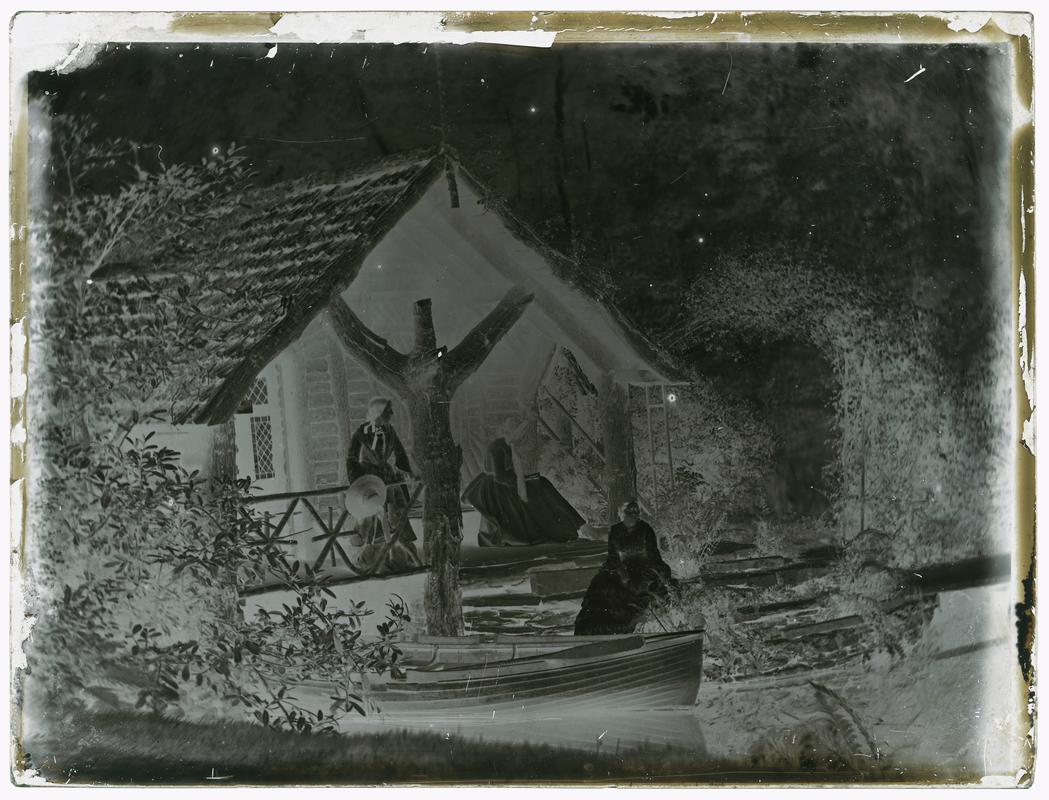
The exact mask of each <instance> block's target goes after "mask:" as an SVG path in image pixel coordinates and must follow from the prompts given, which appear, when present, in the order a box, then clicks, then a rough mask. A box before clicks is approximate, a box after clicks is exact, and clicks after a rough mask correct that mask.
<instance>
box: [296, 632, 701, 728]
mask: <svg viewBox="0 0 1049 800" xmlns="http://www.w3.org/2000/svg"><path fill="white" fill-rule="evenodd" d="M399 648H400V649H401V651H402V653H403V662H402V667H403V670H404V677H403V678H395V677H392V676H390V675H383V676H379V677H376V676H367V677H366V678H364V679H363V682H364V686H365V695H366V699H367V700H368V702H369V703H370V704H371V705H372V707H373V709H374V710H376V711H378V712H379V713H381V714H383V715H388V716H397V717H400V716H408V717H415V718H418V717H422V716H432V717H439V718H449V717H470V716H489V717H490V716H492V715H494V714H498V715H499V716H500V718H503V717H505V716H507V715H514V716H516V715H520V714H522V713H523V714H525V715H533V714H540V713H547V712H549V711H551V710H553V709H556V710H557V711H558V712H559V713H572V714H586V713H599V712H604V711H608V710H611V709H614V710H616V711H629V710H632V709H637V710H651V709H657V708H668V707H681V706H690V705H692V704H694V703H695V701H696V694H697V692H698V691H699V683H700V677H701V674H702V667H703V632H702V630H692V631H686V632H680V633H661V634H646V635H643V636H642V635H620V636H572V637H569V636H498V635H497V636H494V637H492V636H489V637H477V636H463V637H419V638H418V639H415V640H412V641H406V642H403V643H401V644H400V645H399ZM313 693H317V696H318V699H320V698H321V697H323V698H327V697H328V696H329V695H330V694H331V692H330V684H328V685H325V684H323V683H320V682H314V683H310V684H303V685H300V686H299V687H297V691H296V696H297V697H298V698H299V699H300V700H306V699H307V696H309V695H312V694H313Z"/></svg>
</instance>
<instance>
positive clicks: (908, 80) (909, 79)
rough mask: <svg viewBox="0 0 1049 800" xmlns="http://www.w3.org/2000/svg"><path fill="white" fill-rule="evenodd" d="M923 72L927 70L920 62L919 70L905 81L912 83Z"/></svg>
mask: <svg viewBox="0 0 1049 800" xmlns="http://www.w3.org/2000/svg"><path fill="white" fill-rule="evenodd" d="M923 72H925V67H923V66H922V65H921V64H919V65H918V71H917V72H915V73H914V74H913V75H911V77H909V78H908V79H907V80H905V81H904V83H910V82H911V81H913V80H914V79H915V78H917V77H918V76H919V75H921V74H922V73H923Z"/></svg>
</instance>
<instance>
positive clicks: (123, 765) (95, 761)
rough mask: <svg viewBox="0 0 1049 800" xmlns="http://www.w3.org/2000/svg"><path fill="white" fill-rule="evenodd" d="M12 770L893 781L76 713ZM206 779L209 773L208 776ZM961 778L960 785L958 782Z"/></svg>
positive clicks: (174, 775)
mask: <svg viewBox="0 0 1049 800" xmlns="http://www.w3.org/2000/svg"><path fill="white" fill-rule="evenodd" d="M25 750H26V752H25V753H23V755H22V757H21V758H20V759H19V762H20V766H21V767H22V768H23V769H24V768H33V769H36V770H37V771H38V772H39V774H40V777H42V778H43V779H44V780H47V781H48V782H50V783H66V782H67V781H69V782H71V783H74V784H105V785H120V784H124V785H129V784H137V785H143V784H153V785H193V784H205V785H244V784H248V785H266V784H320V785H325V784H327V785H332V784H358V785H377V784H419V783H435V784H441V783H454V784H490V783H498V784H540V783H554V784H572V783H590V784H594V783H596V784H609V783H619V784H624V783H637V784H640V783H657V784H663V783H705V784H726V783H728V784H735V783H811V782H817V783H869V782H879V781H890V782H891V781H894V780H895V781H900V780H902V773H896V772H894V771H893V770H892V769H891V768H890V767H889V766H888V765H885V764H878V765H862V766H860V767H857V766H856V765H855V759H854V758H845V757H842V756H841V755H840V754H834V753H825V752H821V750H822V748H817V750H814V751H813V753H812V754H809V756H808V757H806V756H805V754H799V753H798V752H796V750H797V748H793V749H791V748H784V747H783V746H782V744H781V743H778V744H777V746H776V747H771V748H763V752H761V753H758V754H755V755H753V756H751V757H749V758H747V759H740V760H738V761H726V760H723V759H722V760H712V759H709V758H707V757H705V756H704V755H703V754H702V753H694V752H687V751H684V750H674V749H670V748H658V747H650V748H647V749H641V750H634V751H630V752H626V753H623V754H615V753H608V752H606V753H598V752H594V753H587V752H583V751H579V750H573V749H567V748H557V747H552V746H542V745H531V744H520V745H515V744H505V743H493V742H484V741H473V740H471V741H467V740H465V739H461V738H458V737H454V736H452V737H446V736H442V735H437V734H427V733H416V732H407V731H391V732H382V733H374V734H371V733H369V734H356V735H342V736H329V735H300V734H292V733H282V732H278V731H272V730H268V729H263V728H260V727H258V726H256V725H252V724H249V723H238V722H230V723H222V724H217V723H216V724H204V723H195V722H182V721H173V720H167V719H162V718H156V717H149V716H128V715H117V714H109V715H93V716H86V717H85V716H81V717H79V718H77V719H75V720H73V721H71V722H69V723H67V724H66V725H65V726H64V727H63V730H61V731H52V732H50V733H49V734H45V735H41V736H39V737H38V738H37V739H36V740H35V741H29V742H26V746H25ZM211 776H215V778H214V779H213V778H212V777H211ZM958 777H959V779H961V778H962V777H963V776H958Z"/></svg>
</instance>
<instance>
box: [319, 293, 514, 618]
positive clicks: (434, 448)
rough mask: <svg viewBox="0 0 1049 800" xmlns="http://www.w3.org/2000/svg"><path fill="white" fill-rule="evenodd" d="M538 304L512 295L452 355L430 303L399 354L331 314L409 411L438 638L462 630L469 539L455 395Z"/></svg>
mask: <svg viewBox="0 0 1049 800" xmlns="http://www.w3.org/2000/svg"><path fill="white" fill-rule="evenodd" d="M531 301H532V295H531V294H529V293H528V292H526V291H525V290H524V289H521V288H520V287H515V288H513V289H511V290H510V291H509V292H507V294H506V296H505V297H504V298H503V299H502V301H500V303H499V305H497V306H496V307H495V308H494V309H493V310H492V311H491V312H490V313H489V314H488V316H486V317H485V318H484V319H483V320H481V322H479V323H477V325H475V326H474V328H473V330H471V331H470V332H469V333H468V334H467V335H466V336H465V337H464V338H463V340H462V341H461V342H460V343H459V344H458V345H457V346H456V347H454V348H453V349H452V350H447V348H444V347H440V348H438V347H437V336H436V332H435V331H434V327H433V314H432V309H431V306H430V301H429V300H419V301H418V302H417V303H416V304H415V308H414V321H415V346H414V347H413V348H412V352H411V353H408V354H405V353H399V352H397V351H396V350H394V349H393V348H392V347H390V345H389V344H388V343H387V342H386V341H385V340H384V339H382V338H381V337H379V336H377V335H376V334H375V333H373V332H372V331H371V330H369V329H368V327H367V326H366V325H365V324H364V323H363V322H361V320H360V319H358V318H357V316H356V315H355V314H354V313H353V311H352V310H350V307H349V306H347V305H346V303H345V302H344V301H343V300H342V299H341V298H339V297H337V298H336V299H335V300H333V301H332V303H331V305H330V307H329V312H330V315H331V318H332V321H333V323H334V325H335V330H336V332H337V333H338V335H339V338H340V339H341V340H342V342H343V344H344V345H345V346H346V347H347V349H348V350H349V351H350V352H351V353H352V354H353V355H354V356H355V357H357V359H358V360H359V361H361V363H363V364H364V365H365V366H366V367H367V368H368V369H369V370H370V371H371V373H372V374H373V375H374V376H375V378H376V379H377V380H379V381H380V382H382V383H383V384H385V385H386V386H387V387H389V388H390V389H391V390H392V391H394V392H396V393H397V394H398V396H399V397H400V398H401V400H403V401H404V402H405V403H406V404H407V406H408V409H409V414H410V416H411V422H412V442H413V445H412V455H413V456H414V457H415V467H416V469H417V470H418V472H419V476H420V477H421V479H422V481H423V485H424V486H425V487H426V495H425V499H424V501H423V537H424V539H425V559H426V561H427V563H428V564H429V567H430V573H429V577H428V579H427V581H426V596H425V600H424V602H425V606H426V629H427V632H428V633H430V634H431V635H434V636H458V635H461V634H462V632H463V609H462V592H461V590H460V587H459V547H460V544H461V542H462V538H463V523H462V507H461V505H460V500H459V495H460V493H461V489H462V487H461V481H460V469H461V468H462V463H463V456H462V450H461V448H460V447H459V445H458V443H457V442H456V441H455V439H454V437H453V436H452V425H451V417H450V414H449V409H450V407H451V403H452V398H454V397H455V392H456V390H457V389H458V388H459V387H460V386H461V385H462V383H463V381H465V380H466V379H467V378H468V377H470V375H472V374H473V373H474V372H476V371H477V368H478V367H480V366H481V364H483V363H484V360H485V359H486V358H487V357H488V354H489V353H491V352H492V348H494V347H495V345H496V344H497V343H498V342H499V340H500V339H502V337H503V336H504V335H505V334H506V333H507V332H508V331H509V330H510V329H511V328H512V327H513V325H514V323H515V322H517V320H518V319H519V318H520V317H521V315H522V314H523V313H524V311H525V309H526V308H527V306H528V304H529V303H530V302H531Z"/></svg>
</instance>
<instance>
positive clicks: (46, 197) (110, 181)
mask: <svg viewBox="0 0 1049 800" xmlns="http://www.w3.org/2000/svg"><path fill="white" fill-rule="evenodd" d="M32 113H33V115H34V117H35V118H36V120H37V123H38V124H34V125H33V126H32V131H33V137H34V138H33V140H32V144H31V163H32V169H33V173H32V174H33V177H34V184H33V192H32V194H31V199H32V205H31V216H30V222H31V230H30V245H31V246H30V253H31V259H32V260H31V267H32V274H33V281H32V285H31V296H30V344H31V347H32V350H33V360H32V362H31V375H30V385H31V386H32V387H33V394H32V406H31V408H32V413H31V416H30V420H29V436H30V440H31V441H32V442H33V461H32V463H31V466H30V497H31V504H30V508H29V537H28V540H27V545H26V552H25V557H26V561H27V575H26V587H27V598H26V600H27V609H28V610H30V611H31V612H32V614H33V615H34V620H35V625H34V628H33V637H32V641H31V642H30V643H29V644H28V645H27V648H26V649H27V651H28V653H27V654H28V659H29V664H30V672H31V679H30V682H29V689H30V692H31V694H32V699H31V702H33V703H39V704H41V706H43V708H40V709H37V710H38V711H40V713H50V712H52V711H53V710H63V709H64V710H72V711H75V710H76V709H77V708H83V707H92V706H95V705H99V704H101V705H103V706H117V707H136V708H147V709H150V710H152V711H154V712H156V713H184V712H185V711H186V710H187V709H191V710H195V711H199V710H200V709H202V708H205V707H211V708H212V710H213V711H215V712H216V713H229V710H230V709H231V708H234V707H237V708H240V707H242V708H244V709H246V710H247V712H248V715H249V716H251V717H252V718H254V719H256V720H258V721H259V722H262V723H263V724H266V725H270V726H272V727H285V728H290V729H295V730H310V729H315V728H321V729H329V728H331V727H334V726H335V725H336V724H337V720H338V717H339V716H340V715H344V714H345V713H363V711H364V710H365V709H364V703H363V700H362V698H361V697H360V694H359V692H358V691H357V689H356V688H355V684H354V681H359V680H360V674H361V673H367V672H369V671H372V672H383V671H386V670H390V669H396V664H395V662H396V659H397V657H398V653H397V651H396V649H395V648H394V646H393V640H394V638H395V637H396V636H397V634H398V633H399V632H400V631H401V628H402V625H403V624H404V622H406V621H407V611H406V609H405V608H404V607H403V604H400V603H399V602H397V603H393V604H392V605H391V607H390V608H389V614H388V618H387V620H386V621H384V622H382V623H380V624H379V625H378V628H377V632H376V635H375V636H368V637H365V636H363V629H362V622H363V620H364V618H365V617H366V616H367V615H368V614H369V613H370V612H369V611H368V610H366V609H364V608H363V606H354V607H352V608H350V609H332V608H329V607H328V605H327V598H326V597H325V595H330V594H331V591H330V589H328V588H326V586H325V585H324V582H323V581H322V580H320V579H318V578H317V576H316V575H314V574H312V573H311V572H310V571H309V569H308V568H301V569H300V567H299V565H297V564H287V562H286V561H285V560H284V558H283V556H281V555H280V554H279V553H277V552H275V550H274V548H273V545H272V543H270V542H268V541H267V539H266V537H265V536H264V535H263V528H262V525H261V523H260V521H259V520H258V519H257V518H255V517H253V516H252V515H251V514H249V513H247V512H246V511H244V510H243V508H242V507H241V504H240V498H241V497H243V496H244V495H245V494H247V492H248V490H249V489H250V487H249V485H248V483H247V482H246V481H243V480H236V479H232V478H226V477H224V476H223V474H222V470H221V469H219V468H218V467H217V466H216V468H214V469H211V470H210V473H211V474H207V475H202V474H199V473H197V472H195V471H187V470H186V469H185V468H184V467H183V466H182V465H181V464H180V459H179V453H178V452H176V451H174V450H172V449H170V448H167V447H163V446H160V445H158V444H157V443H156V442H155V441H153V439H154V434H153V432H151V429H153V430H155V428H156V426H157V425H162V424H166V423H170V422H172V421H173V412H172V403H173V398H174V397H177V396H178V395H179V394H180V393H181V392H184V391H185V390H186V388H187V387H186V386H185V385H173V376H175V375H180V376H185V375H189V376H191V378H192V376H193V375H194V374H195V373H194V370H196V371H197V372H198V373H199V371H200V370H202V369H204V367H203V366H202V365H197V364H196V362H198V361H199V362H201V363H203V362H204V359H201V358H200V357H199V355H200V352H201V349H202V348H203V347H205V346H206V345H207V337H208V332H209V330H210V328H209V324H208V322H207V320H204V319H202V318H201V316H200V312H199V310H198V309H196V308H195V306H194V304H193V288H194V286H195V285H196V282H197V281H198V279H199V278H200V275H199V274H198V273H199V272H200V271H201V270H205V269H206V268H207V265H206V264H197V263H193V261H192V260H190V261H189V262H188V263H187V264H186V268H185V271H184V273H180V274H177V275H164V274H157V271H156V270H154V269H153V264H152V261H151V259H152V257H153V249H155V248H156V247H158V246H160V245H158V243H161V245H162V246H163V247H164V248H166V249H168V250H174V251H176V252H177V251H179V250H180V248H189V247H190V245H191V244H192V242H193V237H194V236H195V235H196V232H197V230H198V228H199V227H200V225H201V224H202V223H203V222H204V220H205V219H206V217H207V215H208V213H209V212H208V209H209V206H210V205H211V201H213V200H214V199H215V198H216V197H219V196H220V195H223V194H224V193H229V192H232V191H235V190H237V189H239V188H240V187H242V186H243V185H244V184H246V183H247V182H248V181H249V180H250V172H249V170H248V164H247V161H246V158H245V155H244V153H243V152H242V151H241V150H240V149H238V148H236V147H235V146H230V147H229V148H227V149H225V150H223V149H220V148H214V149H213V151H212V154H211V157H209V158H205V159H203V160H202V162H201V163H200V164H199V165H184V164H165V163H164V162H163V161H162V160H161V159H160V156H159V153H160V151H159V149H158V148H150V147H144V146H142V145H139V144H136V143H134V142H130V141H127V140H123V139H120V140H108V141H103V140H100V139H99V137H98V136H97V133H96V130H95V128H94V127H93V126H92V124H91V123H90V122H89V121H85V120H83V119H71V118H64V117H55V118H52V119H50V120H48V121H45V120H44V119H43V117H45V116H47V114H48V111H47V108H46V106H41V105H35V106H34V108H33V111H32ZM121 259H127V261H126V262H125V261H121ZM101 276H105V277H104V278H103V277H101ZM186 332H192V336H191V337H190V340H189V341H187V340H186ZM191 378H190V382H192V380H191ZM262 572H265V573H266V574H267V575H268V576H270V577H275V578H276V579H277V580H278V581H280V582H282V583H283V584H285V585H286V586H287V587H288V588H290V589H291V590H292V591H293V593H294V598H295V601H294V602H293V603H291V604H289V605H288V606H287V607H285V609H284V610H283V611H281V612H278V613H277V614H275V615H272V614H271V615H263V616H260V617H259V618H257V619H254V620H247V621H245V620H243V619H242V615H241V612H240V605H239V602H238V594H237V589H238V585H240V584H242V583H244V582H246V581H248V582H250V581H251V580H252V578H255V577H258V576H259V575H260V574H261V573H262ZM306 676H309V677H314V678H319V679H322V680H330V681H333V683H334V685H335V686H336V691H335V696H334V702H333V703H332V704H331V706H330V707H329V708H328V709H326V710H325V709H307V708H304V707H301V706H298V705H296V704H295V702H294V700H293V699H292V698H291V696H290V694H289V686H290V684H291V683H292V682H294V681H296V680H299V679H302V678H304V677H306ZM333 715H334V717H333Z"/></svg>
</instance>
